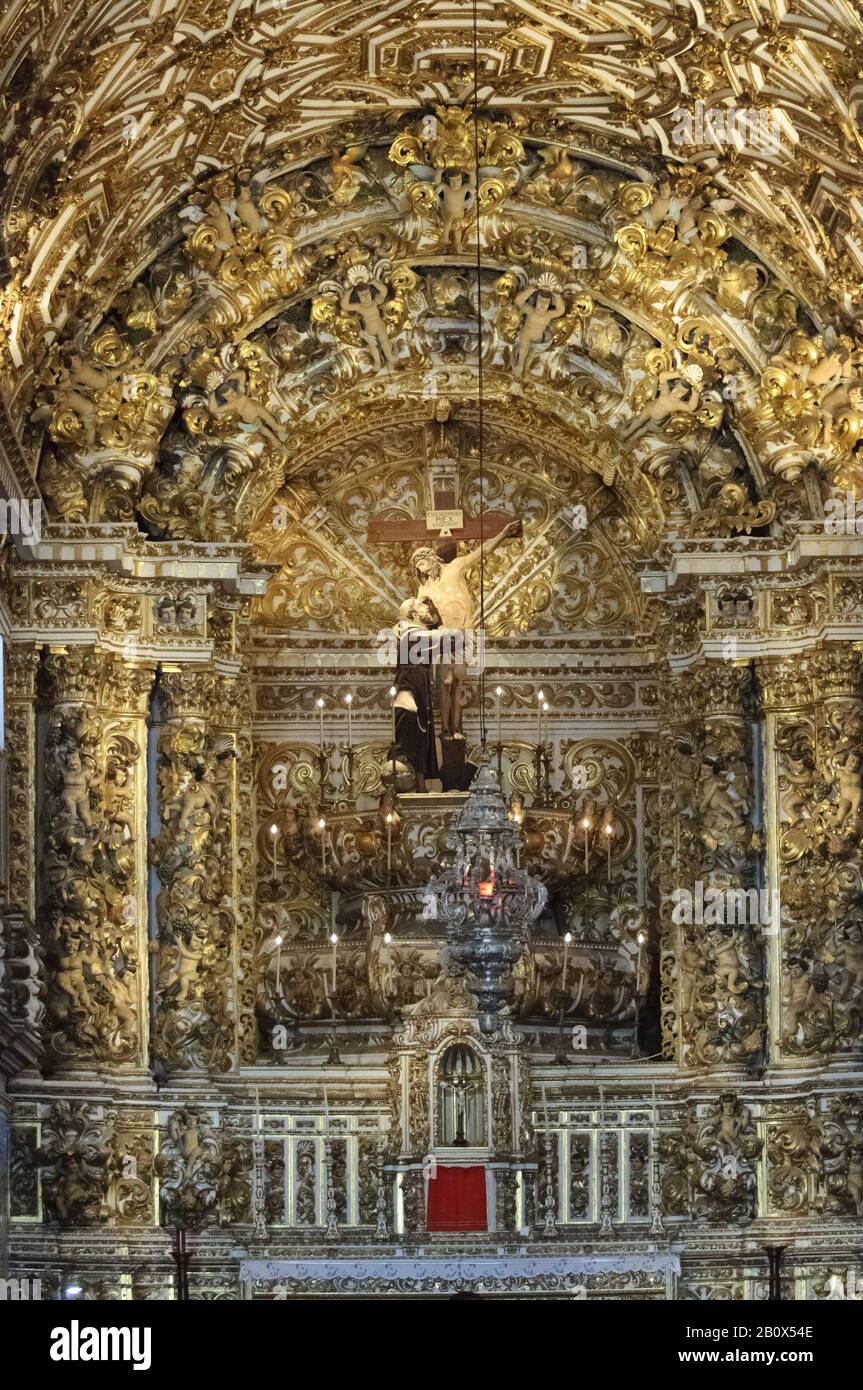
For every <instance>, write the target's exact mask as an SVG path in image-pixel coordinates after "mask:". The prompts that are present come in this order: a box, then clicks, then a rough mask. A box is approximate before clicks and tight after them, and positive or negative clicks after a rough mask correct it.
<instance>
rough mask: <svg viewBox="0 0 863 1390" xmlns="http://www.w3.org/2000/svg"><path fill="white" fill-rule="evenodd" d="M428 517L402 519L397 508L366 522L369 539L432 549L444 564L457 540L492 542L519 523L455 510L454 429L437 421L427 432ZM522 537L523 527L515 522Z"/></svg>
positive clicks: (504, 517)
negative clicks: (508, 528) (422, 545)
mask: <svg viewBox="0 0 863 1390" xmlns="http://www.w3.org/2000/svg"><path fill="white" fill-rule="evenodd" d="M425 446H426V500H427V503H428V505H427V507H426V514H425V516H424V517H405V516H404V515H403V514H402V513H399V511H398V508H397V507H395V506H392V507H389V508H385V509H384V510H382V511H380V512H378V514H377V515H376V516H373V517H370V518H369V527H368V537H369V540H370V541H377V543H378V544H379V545H400V544H405V543H408V542H414V543H415V544H420V545H421V544H423V542H424V543H425V544H426V545H430V546H434V548H435V549H436V550H437V551H438V553H439V554H440V557H441V559H442V560H448V559H452V558H453V556H454V555H455V554H456V551H457V547H458V542H459V541H478V540H483V541H490V540H494V537H495V536H497V535H499V533H500V532H501V531H502V530H503V529H504V527H505V526H508V525H509V524H510V522H512V521H517V520H518V519H517V518H516V517H514V516H512V515H511V514H510V513H508V512H501V511H489V512H483V514H482V516H481V517H480V516H468V517H466V516H465V515H464V512H463V511H462V509H461V507H460V506H459V505H458V494H459V451H458V426H456V425H453V424H451V423H449V422H448V421H438V422H437V423H435V424H433V425H429V426H427V427H426V439H425ZM518 528H519V529H518V533H517V534H518V535H519V536H520V535H521V522H520V521H519V522H518Z"/></svg>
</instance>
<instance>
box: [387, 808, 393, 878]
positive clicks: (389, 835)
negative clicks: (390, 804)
mask: <svg viewBox="0 0 863 1390" xmlns="http://www.w3.org/2000/svg"><path fill="white" fill-rule="evenodd" d="M392 866H393V814H392V811H388V812H387V874H388V875H389V873H390V871H391V870H392Z"/></svg>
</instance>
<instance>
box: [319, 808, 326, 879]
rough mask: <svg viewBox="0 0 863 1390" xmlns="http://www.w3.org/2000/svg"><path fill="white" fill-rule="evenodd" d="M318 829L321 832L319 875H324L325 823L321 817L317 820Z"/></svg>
mask: <svg viewBox="0 0 863 1390" xmlns="http://www.w3.org/2000/svg"><path fill="white" fill-rule="evenodd" d="M318 829H319V830H320V832H321V873H322V874H325V873H326V872H327V836H326V829H327V823H326V821H325V820H324V818H323V816H320V817H319V818H318Z"/></svg>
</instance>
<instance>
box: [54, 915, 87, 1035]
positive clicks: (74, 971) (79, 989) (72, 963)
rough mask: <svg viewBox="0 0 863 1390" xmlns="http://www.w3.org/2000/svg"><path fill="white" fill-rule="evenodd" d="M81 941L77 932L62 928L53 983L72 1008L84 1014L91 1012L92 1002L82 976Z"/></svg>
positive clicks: (83, 961) (83, 958)
mask: <svg viewBox="0 0 863 1390" xmlns="http://www.w3.org/2000/svg"><path fill="white" fill-rule="evenodd" d="M82 944H83V943H82V939H81V937H80V935H79V934H78V932H76V931H72V930H71V929H70V928H69V927H63V928H62V929H61V931H60V934H59V942H58V946H57V968H56V970H55V972H54V983H55V985H56V987H57V989H59V990H60V991H61V993H63V994H65V995H66V996H67V997H68V998H69V999H71V1001H72V1004H73V1006H75V1007H77V1008H79V1009H83V1010H84V1012H85V1013H86V1014H91V1013H92V1012H93V1000H92V999H91V998H90V990H89V988H88V985H87V980H86V977H85V975H84V964H85V956H84V954H83V953H82V950H81V947H82Z"/></svg>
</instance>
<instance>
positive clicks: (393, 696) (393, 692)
mask: <svg viewBox="0 0 863 1390" xmlns="http://www.w3.org/2000/svg"><path fill="white" fill-rule="evenodd" d="M397 693H398V692H397V691H396V688H395V686H394V685H391V686H390V699H391V700H392V702H393V743H395V741H396V694H397Z"/></svg>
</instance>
